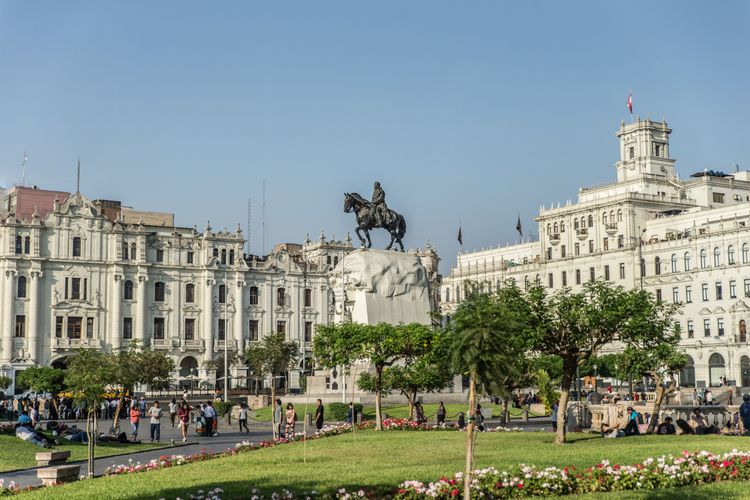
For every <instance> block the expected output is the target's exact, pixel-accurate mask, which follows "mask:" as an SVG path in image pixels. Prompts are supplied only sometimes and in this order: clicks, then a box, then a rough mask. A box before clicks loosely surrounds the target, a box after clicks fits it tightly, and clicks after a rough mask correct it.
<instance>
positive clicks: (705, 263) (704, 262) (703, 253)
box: [700, 248, 708, 269]
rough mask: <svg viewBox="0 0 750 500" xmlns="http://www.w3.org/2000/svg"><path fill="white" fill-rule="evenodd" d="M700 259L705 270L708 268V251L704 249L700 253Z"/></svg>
mask: <svg viewBox="0 0 750 500" xmlns="http://www.w3.org/2000/svg"><path fill="white" fill-rule="evenodd" d="M700 259H701V269H705V268H707V267H708V258H707V256H706V249H705V248H704V249H702V250H701V253H700Z"/></svg>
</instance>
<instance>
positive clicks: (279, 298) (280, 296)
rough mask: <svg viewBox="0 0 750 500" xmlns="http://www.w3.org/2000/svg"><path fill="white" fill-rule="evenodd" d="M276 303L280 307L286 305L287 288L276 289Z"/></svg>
mask: <svg viewBox="0 0 750 500" xmlns="http://www.w3.org/2000/svg"><path fill="white" fill-rule="evenodd" d="M276 305H278V306H279V307H284V306H285V305H286V290H285V289H283V288H277V289H276Z"/></svg>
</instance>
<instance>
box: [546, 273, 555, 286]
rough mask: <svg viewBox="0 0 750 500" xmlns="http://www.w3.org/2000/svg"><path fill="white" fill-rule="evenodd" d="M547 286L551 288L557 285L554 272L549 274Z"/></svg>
mask: <svg viewBox="0 0 750 500" xmlns="http://www.w3.org/2000/svg"><path fill="white" fill-rule="evenodd" d="M547 286H548V287H550V288H552V287H553V286H555V283H554V278H553V276H552V273H549V274H548V275H547Z"/></svg>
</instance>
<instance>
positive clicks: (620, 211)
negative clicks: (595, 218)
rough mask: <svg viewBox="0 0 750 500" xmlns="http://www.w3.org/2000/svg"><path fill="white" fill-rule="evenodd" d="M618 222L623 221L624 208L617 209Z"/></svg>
mask: <svg viewBox="0 0 750 500" xmlns="http://www.w3.org/2000/svg"><path fill="white" fill-rule="evenodd" d="M617 222H622V210H618V211H617Z"/></svg>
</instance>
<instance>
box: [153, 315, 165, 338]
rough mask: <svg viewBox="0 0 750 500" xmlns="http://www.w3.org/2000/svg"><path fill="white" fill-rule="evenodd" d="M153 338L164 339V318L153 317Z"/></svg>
mask: <svg viewBox="0 0 750 500" xmlns="http://www.w3.org/2000/svg"><path fill="white" fill-rule="evenodd" d="M154 339H155V340H164V318H154Z"/></svg>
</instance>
